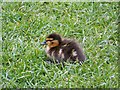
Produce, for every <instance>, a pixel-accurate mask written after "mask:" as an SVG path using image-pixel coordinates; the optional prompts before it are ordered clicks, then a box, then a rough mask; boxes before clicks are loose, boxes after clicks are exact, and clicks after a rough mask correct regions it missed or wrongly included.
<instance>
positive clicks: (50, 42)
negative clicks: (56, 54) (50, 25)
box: [41, 33, 62, 48]
mask: <svg viewBox="0 0 120 90" xmlns="http://www.w3.org/2000/svg"><path fill="white" fill-rule="evenodd" d="M61 42H62V38H61V36H60V35H59V34H56V33H52V34H50V35H48V36H47V38H46V40H45V41H44V42H42V43H41V44H42V45H47V46H48V47H49V48H53V47H57V46H59V44H60V43H61Z"/></svg>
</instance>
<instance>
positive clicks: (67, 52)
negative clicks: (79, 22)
mask: <svg viewBox="0 0 120 90" xmlns="http://www.w3.org/2000/svg"><path fill="white" fill-rule="evenodd" d="M41 44H42V45H47V47H46V50H45V51H46V53H47V56H48V57H49V58H50V59H52V60H53V59H54V60H55V62H57V63H60V62H64V61H67V60H68V61H73V62H75V61H78V62H79V63H80V64H82V63H83V62H84V61H85V55H84V53H83V50H82V48H81V47H80V46H79V45H78V44H77V43H76V42H75V41H74V40H69V39H63V38H62V37H61V36H60V35H59V34H56V33H52V34H50V35H48V36H47V38H46V40H45V41H44V42H43V43H41Z"/></svg>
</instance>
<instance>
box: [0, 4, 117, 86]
mask: <svg viewBox="0 0 120 90" xmlns="http://www.w3.org/2000/svg"><path fill="white" fill-rule="evenodd" d="M117 11H118V3H113V2H112V3H105V2H103V3H100V2H95V3H91V2H77V3H75V2H74V3H67V2H66V3H60V2H58V3H55V2H54V3H50V2H46V3H43V2H32V3H30V2H24V3H21V2H11V3H7V2H6V3H5V2H4V3H3V4H2V74H1V81H2V83H1V87H2V88H49V87H54V88H118V65H117V62H118V50H117V49H118V48H117V47H118V42H117V36H118V33H117V26H118V24H117V19H118V12H117ZM52 32H57V33H59V34H61V35H62V36H63V37H66V38H72V39H76V40H77V41H78V42H79V43H80V44H81V46H82V47H83V50H84V52H85V55H86V56H87V60H86V61H85V62H84V64H83V65H82V66H80V65H79V64H70V63H66V64H65V67H63V68H62V69H61V67H60V66H57V65H56V64H48V63H46V62H45V60H46V58H47V56H46V53H45V48H44V47H43V46H41V45H40V42H42V41H44V39H45V37H46V36H47V35H48V34H50V33H52Z"/></svg>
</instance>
